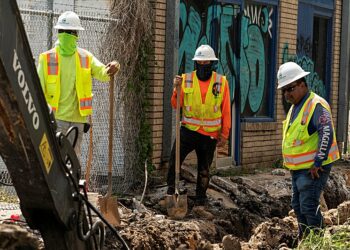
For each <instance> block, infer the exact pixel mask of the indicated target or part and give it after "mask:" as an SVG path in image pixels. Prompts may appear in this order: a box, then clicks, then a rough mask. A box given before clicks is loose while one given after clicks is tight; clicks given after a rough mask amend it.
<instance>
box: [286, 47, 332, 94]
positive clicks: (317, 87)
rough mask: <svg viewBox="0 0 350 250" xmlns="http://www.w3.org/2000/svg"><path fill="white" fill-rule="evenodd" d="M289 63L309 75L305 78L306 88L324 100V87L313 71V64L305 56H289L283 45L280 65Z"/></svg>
mask: <svg viewBox="0 0 350 250" xmlns="http://www.w3.org/2000/svg"><path fill="white" fill-rule="evenodd" d="M289 61H292V62H295V63H297V64H299V65H300V67H302V68H303V69H304V70H305V71H308V72H310V74H309V75H307V76H306V77H305V79H306V82H307V85H308V88H309V89H311V90H312V91H313V92H315V93H316V94H318V95H319V96H322V97H323V98H326V86H325V84H324V82H323V81H322V80H321V79H320V77H319V75H318V74H317V72H316V71H315V66H314V62H313V61H312V60H311V59H310V58H309V57H307V56H301V57H298V56H296V55H290V54H289V51H288V44H285V45H284V47H283V53H282V63H285V62H289Z"/></svg>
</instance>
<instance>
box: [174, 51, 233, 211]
mask: <svg viewBox="0 0 350 250" xmlns="http://www.w3.org/2000/svg"><path fill="white" fill-rule="evenodd" d="M192 60H194V61H195V69H196V70H195V71H193V72H190V73H186V74H183V75H182V77H180V76H176V77H175V78H174V91H173V95H172V97H171V104H172V106H173V108H176V98H177V94H178V93H177V91H176V87H177V86H178V85H181V93H180V106H181V108H182V121H181V129H180V166H181V164H182V162H183V161H184V160H185V158H186V156H187V155H188V154H189V153H190V152H192V151H193V150H195V152H196V154H197V160H198V169H197V173H198V174H197V186H196V196H195V201H196V203H198V204H204V203H205V202H206V199H207V196H206V191H207V189H208V185H209V166H210V165H211V163H212V161H213V156H214V152H215V149H216V146H223V145H225V143H226V142H227V139H228V137H229V132H230V127H231V110H230V105H231V104H230V94H229V93H230V91H229V85H228V82H227V80H226V77H225V76H223V75H220V74H218V73H216V72H215V71H213V64H214V62H215V61H218V59H217V58H216V56H215V53H214V50H213V49H212V48H211V47H210V46H209V45H201V46H200V47H199V48H197V50H196V52H195V55H194V57H193V59H192ZM167 183H168V190H167V194H169V195H172V194H174V192H175V187H174V184H175V142H174V145H173V148H172V152H171V157H170V160H169V170H168V177H167Z"/></svg>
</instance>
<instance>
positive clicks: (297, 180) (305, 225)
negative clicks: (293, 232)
mask: <svg viewBox="0 0 350 250" xmlns="http://www.w3.org/2000/svg"><path fill="white" fill-rule="evenodd" d="M331 168H332V164H328V165H325V166H322V169H323V170H324V171H323V172H321V171H318V174H319V175H320V178H318V179H316V178H315V179H312V178H311V174H310V172H309V169H303V170H295V171H291V174H292V191H293V193H292V207H293V209H294V212H295V214H296V216H297V219H298V227H299V237H300V238H301V237H303V235H305V236H306V235H307V234H308V233H309V232H310V230H311V229H312V230H319V229H320V228H322V227H323V217H322V214H321V211H320V196H321V192H322V190H323V188H324V186H325V185H326V182H327V180H328V177H329V173H330V172H331Z"/></svg>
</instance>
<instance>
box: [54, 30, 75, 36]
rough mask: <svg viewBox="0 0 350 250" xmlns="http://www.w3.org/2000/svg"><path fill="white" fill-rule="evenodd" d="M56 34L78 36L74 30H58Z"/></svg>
mask: <svg viewBox="0 0 350 250" xmlns="http://www.w3.org/2000/svg"><path fill="white" fill-rule="evenodd" d="M58 33H67V34H70V35H73V36H78V32H77V31H76V30H59V31H58Z"/></svg>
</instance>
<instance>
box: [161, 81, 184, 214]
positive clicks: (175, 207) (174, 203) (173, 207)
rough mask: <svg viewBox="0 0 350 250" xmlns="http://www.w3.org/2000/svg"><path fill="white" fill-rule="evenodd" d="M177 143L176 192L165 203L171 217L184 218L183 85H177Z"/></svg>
mask: <svg viewBox="0 0 350 250" xmlns="http://www.w3.org/2000/svg"><path fill="white" fill-rule="evenodd" d="M176 91H177V97H176V136H175V137H176V138H175V139H176V142H175V143H176V144H175V193H174V194H173V195H168V196H166V198H165V205H166V208H167V212H168V215H169V217H170V218H172V219H182V218H184V217H185V216H186V213H187V194H181V195H180V194H179V179H180V92H181V86H180V85H178V86H176Z"/></svg>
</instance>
